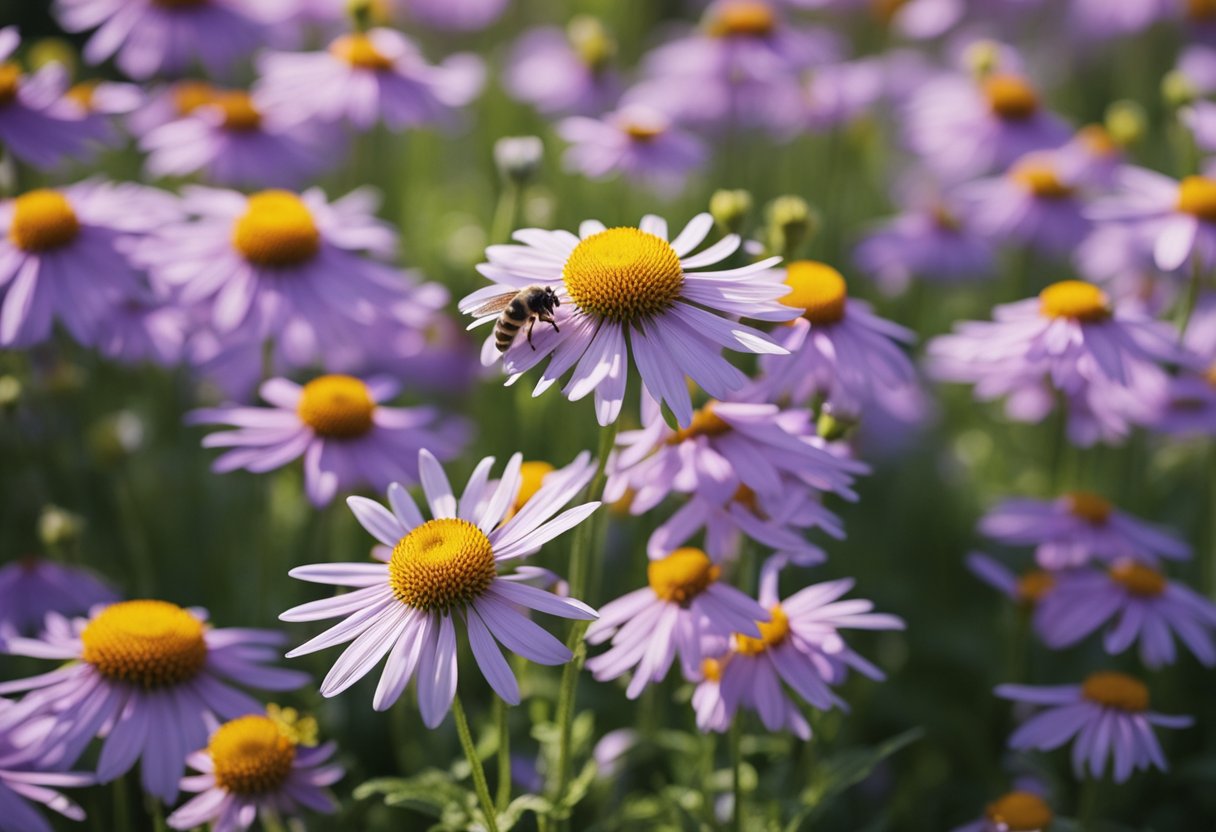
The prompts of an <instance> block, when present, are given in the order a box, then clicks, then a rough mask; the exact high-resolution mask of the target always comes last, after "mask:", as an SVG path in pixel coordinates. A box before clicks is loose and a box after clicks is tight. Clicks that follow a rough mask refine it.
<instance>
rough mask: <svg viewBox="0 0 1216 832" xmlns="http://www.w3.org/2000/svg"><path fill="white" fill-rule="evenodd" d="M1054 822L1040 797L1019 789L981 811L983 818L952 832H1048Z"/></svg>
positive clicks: (1049, 810)
mask: <svg viewBox="0 0 1216 832" xmlns="http://www.w3.org/2000/svg"><path fill="white" fill-rule="evenodd" d="M1054 820H1055V814H1054V813H1053V812H1052V811H1051V807H1050V806H1048V805H1047V801H1046V800H1044V799H1043V798H1042V796H1041V795H1038V794H1035V793H1034V792H1031V791H1022V790H1019V791H1012V792H1006V793H1005V794H1003V795H1001V796H1000V797H998V798H997V799H996V800H994V801H992V802H991V803H989V804H988V805H987V806H986V807H985V808H984V816H983V817H982V818H980V819H979V820H977V821H975V822H974V823H968V824H965V825H963V826H959V827H956V828H955V829H954V830H953V832H1048V829H1049V827H1050V826H1051V823H1052V821H1054Z"/></svg>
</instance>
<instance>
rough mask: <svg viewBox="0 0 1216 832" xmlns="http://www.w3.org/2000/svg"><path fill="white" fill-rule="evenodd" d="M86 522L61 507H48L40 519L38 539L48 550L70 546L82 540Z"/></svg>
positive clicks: (44, 509) (43, 510)
mask: <svg viewBox="0 0 1216 832" xmlns="http://www.w3.org/2000/svg"><path fill="white" fill-rule="evenodd" d="M83 528H84V521H83V520H82V519H81V518H80V517H79V516H78V515H75V514H73V513H72V512H70V511H67V510H65V509H62V508H59V506H46V507H45V508H43V509H42V514H41V515H40V516H39V517H38V539H39V540H41V541H42V545H43V546H45V547H46V548H47V549H60V548H63V547H65V546H70V545H71V544H73V543H75V542H76V541H77V540H78V539H79V538H80V533H81V531H82V530H83Z"/></svg>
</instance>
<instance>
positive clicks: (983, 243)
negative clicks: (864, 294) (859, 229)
mask: <svg viewBox="0 0 1216 832" xmlns="http://www.w3.org/2000/svg"><path fill="white" fill-rule="evenodd" d="M959 208H960V206H959V205H958V204H957V201H956V200H954V199H950V200H947V199H945V198H943V197H936V198H933V199H929V200H923V199H922V200H916V201H915V202H914V203H913V204H911V205H910V206H909V207H908V208H907V209H905V211H904V212H903V213H900V214H898V215H896V216H895V217H892V218H891V219H889V220H886V221H885V222H883V223H881V224H880V225H878V226H877V227H876V228H875V229H874V230H873V231H871V232H870V233H869V234H867V235H866V237H865V238H864V239H863V240H862V241H861V242H860V243H858V245H857V248H856V249H855V250H854V252H853V259H854V262H856V264H857V267H858V268H859V269H861V270H862V271H863V272H866V273H868V274H869V275H872V276H873V277H874V278H875V280H876V281H877V282H878V284H879V287H880V288H881V289H882V290H883V291H884V292H886V293H887V294H891V295H895V294H899V293H901V292H903V291H904V290H905V289H906V288H907V286H908V285H909V284H910V283H911V282H912V280H913V278H919V279H921V280H925V281H934V282H937V281H942V282H954V281H969V280H979V279H982V278H986V277H990V276H991V275H992V274H993V273H994V272H995V258H996V252H995V250H994V249H993V246H992V244H991V243H990V242H989V241H988V240H987V239H986V238H985V237H983V236H982V235H980V234H979V233H978V232H977V230H976V228H975V226H974V224H973V223H972V222H971V218H970V217H969V216H968V215H967V214H965V213H963V212H962V211H960V210H959Z"/></svg>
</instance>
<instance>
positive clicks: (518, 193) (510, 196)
mask: <svg viewBox="0 0 1216 832" xmlns="http://www.w3.org/2000/svg"><path fill="white" fill-rule="evenodd" d="M523 190H524V189H523V188H521V187H520V186H519V185H516V184H515V183H514V182H511V181H507V182H506V183H505V184H504V185H503V187H502V192H501V193H500V194H499V195H498V205H496V206H495V208H494V219H493V220H491V221H490V242H491V243H502V242H506V241H507V240H509V239H510V238H511V231H512V230H513V229H514V228H515V221H516V217H517V215H518V214H519V207H520V204H521V203H522V202H523Z"/></svg>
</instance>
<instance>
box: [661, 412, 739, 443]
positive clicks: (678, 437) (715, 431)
mask: <svg viewBox="0 0 1216 832" xmlns="http://www.w3.org/2000/svg"><path fill="white" fill-rule="evenodd" d="M729 430H730V425H729V424H727V423H726V421H725V420H723V419H722V417H721V416H719V415H718V414H717V413H714V403H713V402H708V403H707V404H706V405H705V406H704V407H702V408H700V409H698V410H697V411H696V412H694V413H693V414H692V421H691V422H689V423H688V427H686V428H680V429H679V430H677V431H676V432H675V433H673V434H672V435H671V436H669V437H667V444H668V445H679V444H680V443H681V442H687V441H688V440H690V439H696V438H697V437H698V436H721V435H722V434H724V433H726V432H727V431H729Z"/></svg>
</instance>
